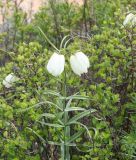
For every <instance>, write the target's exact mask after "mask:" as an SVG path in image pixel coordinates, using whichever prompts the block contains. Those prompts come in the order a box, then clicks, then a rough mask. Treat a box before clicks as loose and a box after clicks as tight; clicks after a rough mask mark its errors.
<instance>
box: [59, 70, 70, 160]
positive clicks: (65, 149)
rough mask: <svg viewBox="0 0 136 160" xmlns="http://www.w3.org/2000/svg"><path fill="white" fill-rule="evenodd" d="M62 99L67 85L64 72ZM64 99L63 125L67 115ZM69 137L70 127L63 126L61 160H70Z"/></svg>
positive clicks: (65, 95) (66, 120) (67, 117)
mask: <svg viewBox="0 0 136 160" xmlns="http://www.w3.org/2000/svg"><path fill="white" fill-rule="evenodd" d="M63 94H64V97H67V84H66V72H65V71H64V93H63ZM66 103H67V102H66V99H65V100H64V105H63V112H64V125H65V124H66V123H67V122H68V119H69V115H68V112H66V111H65V108H66ZM69 137H70V126H66V125H65V126H64V144H63V146H62V147H63V149H61V151H62V152H63V153H62V154H61V155H63V160H70V153H69V146H67V144H66V142H67V139H69Z"/></svg>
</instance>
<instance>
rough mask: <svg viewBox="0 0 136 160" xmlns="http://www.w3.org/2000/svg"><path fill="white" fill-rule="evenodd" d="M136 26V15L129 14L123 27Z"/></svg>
mask: <svg viewBox="0 0 136 160" xmlns="http://www.w3.org/2000/svg"><path fill="white" fill-rule="evenodd" d="M135 24H136V15H134V14H133V13H129V14H128V15H127V16H126V18H125V20H124V22H123V25H124V26H126V25H130V26H134V25H135Z"/></svg>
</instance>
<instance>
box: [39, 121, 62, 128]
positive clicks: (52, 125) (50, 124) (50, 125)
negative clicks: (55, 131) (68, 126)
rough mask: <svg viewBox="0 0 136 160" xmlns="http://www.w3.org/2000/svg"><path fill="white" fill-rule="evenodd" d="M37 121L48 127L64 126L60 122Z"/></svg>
mask: <svg viewBox="0 0 136 160" xmlns="http://www.w3.org/2000/svg"><path fill="white" fill-rule="evenodd" d="M37 122H39V123H41V124H42V125H46V126H49V127H55V128H63V127H64V126H62V125H60V124H52V123H45V122H41V121H37Z"/></svg>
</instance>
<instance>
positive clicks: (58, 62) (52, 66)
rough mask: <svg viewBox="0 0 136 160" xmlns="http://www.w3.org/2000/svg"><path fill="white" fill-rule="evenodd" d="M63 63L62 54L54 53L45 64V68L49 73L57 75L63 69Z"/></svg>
mask: <svg viewBox="0 0 136 160" xmlns="http://www.w3.org/2000/svg"><path fill="white" fill-rule="evenodd" d="M64 65H65V57H64V55H61V54H58V53H54V54H53V55H52V56H51V58H50V60H49V62H48V64H47V70H48V72H49V73H50V74H52V75H53V76H55V77H57V76H59V75H60V74H61V73H62V72H63V71H64Z"/></svg>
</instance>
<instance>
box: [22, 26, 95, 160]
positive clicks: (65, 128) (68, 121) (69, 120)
mask: <svg viewBox="0 0 136 160" xmlns="http://www.w3.org/2000/svg"><path fill="white" fill-rule="evenodd" d="M39 31H40V33H41V34H42V35H43V36H44V37H45V39H46V40H47V41H48V42H49V43H50V44H51V45H52V47H53V48H54V49H55V50H56V51H55V52H54V54H53V55H52V56H51V58H50V59H49V61H48V63H47V66H46V68H47V70H48V72H49V73H50V74H52V75H53V76H55V77H58V76H60V75H61V74H62V76H63V81H62V83H63V89H62V90H63V91H60V92H59V91H51V90H46V91H45V92H44V94H46V95H50V96H51V97H52V99H54V98H53V97H55V98H56V99H57V101H55V102H51V101H47V100H45V101H43V102H40V103H38V104H36V105H34V106H32V107H30V108H27V109H25V110H23V111H27V110H29V109H31V108H38V107H41V105H44V104H45V105H49V106H50V107H54V109H55V114H53V113H43V114H41V116H40V118H39V119H38V120H37V121H36V122H37V123H40V124H41V125H42V126H48V127H53V128H54V129H55V130H57V129H58V130H59V134H57V132H56V134H57V137H58V141H57V142H54V141H50V140H49V141H47V140H46V141H45V140H44V138H43V137H41V136H40V135H39V134H38V133H36V132H35V131H34V130H32V129H31V128H29V130H31V131H32V132H33V133H34V134H36V135H37V136H38V137H39V138H40V140H41V141H42V142H43V143H45V144H47V143H48V144H50V145H58V146H60V148H61V160H70V159H71V156H70V151H69V150H70V147H71V146H73V147H76V148H78V145H77V144H76V140H77V138H79V137H80V136H81V135H82V134H83V133H84V132H86V133H87V135H88V138H89V141H90V143H92V138H91V135H90V132H89V129H88V127H87V126H86V125H84V124H83V123H81V122H80V120H81V119H82V118H83V117H87V116H89V115H90V114H91V113H93V112H95V110H94V109H86V108H85V107H78V106H76V107H73V106H72V102H73V100H74V101H76V100H82V101H84V100H86V101H87V100H88V97H87V96H82V95H79V94H78V93H77V94H74V95H71V96H67V79H66V76H67V75H66V71H65V69H64V67H65V57H64V55H62V54H60V51H59V50H58V49H57V48H56V46H54V45H53V44H52V43H51V42H50V40H49V39H48V38H47V37H46V35H45V34H44V33H43V31H42V30H41V29H40V28H39ZM66 37H67V36H66ZM66 37H64V39H65V38H66ZM64 39H63V40H62V43H61V47H62V45H63V41H64ZM61 47H60V48H61ZM70 64H71V68H72V70H73V72H74V73H75V74H77V75H78V76H81V74H83V73H87V71H88V68H89V66H90V64H89V59H88V57H87V56H86V55H85V54H84V53H82V52H77V53H75V54H74V55H72V56H71V57H70ZM70 112H73V113H74V114H73V116H71V115H70ZM46 118H47V119H50V121H49V122H50V123H48V122H46V121H45V119H46ZM73 125H75V126H80V127H81V129H80V130H78V131H76V132H75V133H74V134H73V135H72V134H71V127H72V126H73ZM93 130H94V132H95V129H94V128H93ZM87 147H88V146H87Z"/></svg>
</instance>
